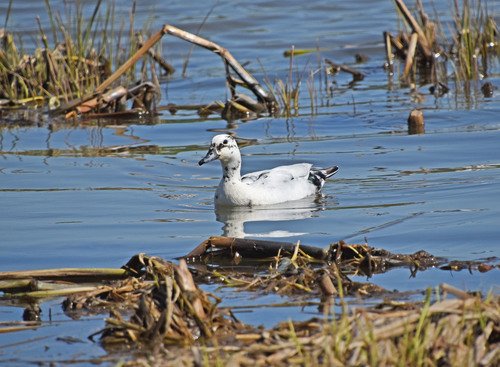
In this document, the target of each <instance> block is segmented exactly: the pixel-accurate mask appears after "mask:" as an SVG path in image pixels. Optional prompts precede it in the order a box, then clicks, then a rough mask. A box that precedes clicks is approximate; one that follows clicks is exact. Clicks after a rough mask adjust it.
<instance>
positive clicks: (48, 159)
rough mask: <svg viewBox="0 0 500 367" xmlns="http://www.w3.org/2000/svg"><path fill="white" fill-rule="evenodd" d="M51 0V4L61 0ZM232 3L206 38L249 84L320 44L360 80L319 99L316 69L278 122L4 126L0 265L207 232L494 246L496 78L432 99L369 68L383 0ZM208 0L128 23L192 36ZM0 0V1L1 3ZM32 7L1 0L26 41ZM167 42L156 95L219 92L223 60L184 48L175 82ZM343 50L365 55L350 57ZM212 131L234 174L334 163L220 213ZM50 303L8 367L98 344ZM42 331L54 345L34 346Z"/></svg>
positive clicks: (436, 249) (299, 311)
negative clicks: (231, 142)
mask: <svg viewBox="0 0 500 367" xmlns="http://www.w3.org/2000/svg"><path fill="white" fill-rule="evenodd" d="M51 4H53V8H54V9H60V10H61V11H62V9H63V5H62V4H63V2H62V1H54V2H51ZM234 4H235V3H234V2H231V4H218V5H217V6H216V7H215V8H214V10H213V13H212V15H211V16H210V18H209V19H208V21H207V23H206V25H205V26H204V27H203V28H202V31H201V34H202V35H203V36H204V37H207V38H209V39H211V40H213V41H215V42H219V43H220V44H221V45H223V46H225V47H227V48H228V49H229V50H230V51H231V52H232V53H233V54H234V55H235V56H236V58H238V59H239V60H240V61H241V62H249V66H248V68H249V70H250V71H251V72H253V73H254V74H255V76H256V77H257V78H258V79H259V80H262V78H263V77H264V71H263V70H262V68H264V70H265V74H267V75H268V76H269V77H270V78H271V79H272V78H275V77H281V78H286V77H287V73H288V65H289V64H288V62H289V61H288V59H285V58H283V56H282V53H283V51H285V50H287V49H289V48H290V47H291V46H292V45H294V46H296V47H298V48H315V47H317V46H319V47H321V48H322V57H328V58H331V59H332V60H335V61H337V62H339V63H348V64H351V65H352V66H353V67H356V68H358V69H359V70H361V71H362V72H364V73H365V74H366V78H365V79H364V80H363V81H359V82H356V83H355V84H354V85H351V84H350V81H351V80H350V78H349V77H348V76H345V75H339V76H337V77H335V78H333V77H331V79H330V82H331V86H332V89H331V93H330V94H328V93H326V92H325V90H324V85H323V84H324V80H323V81H322V83H323V84H320V82H319V80H317V81H316V87H317V89H318V91H319V92H318V99H317V102H316V108H315V109H314V110H313V111H311V109H310V108H309V103H310V98H309V96H308V93H307V88H306V87H305V82H304V85H303V93H302V96H301V105H302V108H301V109H300V114H299V115H298V116H296V117H293V118H289V119H285V118H262V119H259V120H254V121H248V122H236V123H231V124H229V123H227V122H226V121H224V120H222V119H220V118H219V117H218V116H212V117H211V118H209V119H207V120H203V119H200V118H199V117H198V116H197V115H196V114H195V113H193V112H191V111H188V112H183V111H180V112H178V113H177V114H176V115H170V114H169V113H168V112H166V113H163V114H162V115H160V116H159V117H158V118H155V119H153V120H141V119H137V121H132V122H131V123H123V122H121V121H116V122H110V121H107V122H106V123H104V122H100V121H90V122H87V123H85V124H81V125H78V126H69V127H64V126H60V125H57V127H55V126H51V124H50V123H51V122H50V121H47V123H46V124H44V125H43V126H41V127H14V128H2V129H1V130H0V200H1V203H2V209H1V210H0V233H1V239H0V271H7V270H21V269H36V268H53V267H69V266H71V267H119V266H121V265H123V264H124V263H125V262H126V261H127V260H128V259H129V258H130V257H131V256H132V255H134V254H136V253H139V252H145V253H148V254H150V255H158V256H162V257H164V258H166V259H169V260H173V259H175V258H176V257H178V256H182V255H184V254H186V253H187V252H189V251H190V250H191V249H192V248H193V247H195V246H196V245H197V244H199V243H200V242H202V241H203V240H204V239H206V238H207V237H208V236H210V235H222V234H225V235H235V236H247V237H253V238H263V239H277V240H285V241H297V240H300V241H301V243H305V244H311V245H318V246H327V245H328V244H330V243H332V242H335V241H338V240H342V239H344V240H346V241H347V242H349V243H364V242H365V241H367V242H368V244H369V245H371V246H375V247H382V248H385V249H387V250H390V251H393V252H401V253H413V252H415V251H418V250H426V251H428V252H430V253H432V254H434V255H437V256H443V257H446V258H448V259H459V260H481V259H485V258H489V257H499V256H500V250H499V248H500V247H499V244H498V237H499V234H500V233H499V224H500V222H499V219H498V218H500V184H499V182H500V149H499V141H500V118H499V117H498V116H499V112H500V103H499V101H500V99H499V93H498V90H497V91H495V94H494V96H493V97H490V98H485V97H482V95H481V94H480V93H479V89H478V90H477V91H476V93H475V94H474V96H473V98H471V99H466V98H464V97H463V96H461V95H454V94H453V93H452V92H450V94H449V95H446V96H444V97H442V98H440V99H436V98H434V97H433V96H432V95H431V94H430V93H429V91H428V87H429V86H428V85H421V86H419V92H420V93H421V95H420V96H419V98H418V100H417V99H415V98H413V97H412V95H411V94H410V91H409V90H408V88H406V87H404V86H401V85H400V84H399V82H398V80H397V77H390V76H388V75H387V73H386V71H384V69H383V68H382V65H383V63H384V53H383V42H382V32H383V31H385V30H396V29H397V21H396V15H395V11H394V6H393V4H392V3H391V2H390V1H387V2H378V3H377V4H376V5H373V2H370V1H362V2H361V4H359V6H356V7H352V6H348V5H345V4H344V3H343V2H331V1H311V2H308V3H307V4H306V5H304V3H303V2H302V1H286V2H277V1H275V2H269V1H252V2H247V1H239V2H237V4H236V5H234ZM210 6H211V4H209V5H207V6H206V7H200V6H199V4H197V3H194V2H193V3H192V4H190V3H186V2H185V1H183V2H180V1H179V2H178V1H170V2H165V3H158V2H153V1H141V2H139V3H138V4H137V15H136V23H137V24H138V27H140V25H141V24H142V23H143V22H146V21H147V22H150V24H151V25H150V29H155V27H160V25H161V24H163V23H167V22H168V23H171V24H174V25H176V26H179V27H181V28H184V29H186V30H189V31H193V32H195V31H196V29H197V27H198V25H199V24H200V23H201V21H202V20H203V18H204V16H205V14H206V13H207V12H208V11H209V8H210ZM492 6H494V4H492ZM4 8H5V5H0V13H3V10H4ZM235 8H236V9H238V11H237V12H235V11H234V9H235ZM490 10H492V9H491V8H490ZM128 11H129V7H128V4H123V5H122V4H120V5H117V6H116V13H117V14H118V15H117V19H120V17H125V18H126V17H128ZM438 11H441V10H440V9H438ZM36 15H40V16H41V21H42V24H44V25H47V24H48V20H47V17H46V13H45V11H44V9H43V2H37V1H25V2H20V3H17V2H16V3H15V4H14V9H13V13H12V18H11V19H10V21H9V24H10V25H11V27H12V28H13V29H15V30H16V31H19V32H24V33H25V41H26V43H28V41H29V38H30V35H35V34H36V32H35V31H36V28H34V27H35V25H34V22H33V19H34V17H35V16H36ZM33 37H34V36H33ZM162 43H163V49H164V51H165V55H166V57H167V58H168V59H169V61H171V62H172V63H173V64H174V66H176V67H177V69H178V72H177V73H176V74H175V75H174V77H173V78H172V79H170V80H166V79H165V80H163V81H162V92H163V95H162V99H161V101H159V104H160V105H165V104H167V103H170V102H172V103H179V104H185V103H189V104H193V103H194V104H198V103H208V102H211V101H213V100H224V99H225V98H226V97H227V91H226V89H225V85H224V68H223V65H222V63H221V61H220V60H219V59H218V57H217V56H215V55H212V54H210V53H209V52H208V51H206V50H202V49H195V50H194V52H193V54H192V57H191V60H190V64H189V65H190V66H189V69H188V73H187V77H186V78H182V77H181V76H180V70H181V65H182V62H183V58H184V57H185V55H186V54H187V52H188V47H189V45H187V44H185V43H182V42H180V41H178V40H173V39H171V38H165V39H164V40H163V41H162ZM356 53H364V54H366V55H367V56H368V57H369V60H368V61H367V62H365V63H363V64H359V65H355V64H354V54H356ZM497 61H498V60H497ZM296 62H297V66H296V69H297V73H296V74H295V77H297V75H298V74H300V72H301V71H302V70H309V69H314V68H315V67H316V65H317V63H318V61H317V55H315V54H314V55H312V56H303V57H299V58H297V59H296ZM261 65H262V67H261ZM306 68H307V69H306ZM499 75H500V74H499V69H498V63H497V65H496V67H495V68H493V70H492V73H491V75H490V76H489V79H488V80H490V81H491V82H492V83H493V84H495V85H497V86H498V85H500V78H499ZM479 86H480V85H478V86H477V87H478V88H479ZM414 107H419V108H422V109H423V111H424V115H425V121H426V127H425V134H421V135H408V132H407V125H406V119H407V117H408V114H409V111H410V110H411V109H412V108H414ZM312 112H314V113H312ZM110 123H111V125H110ZM219 132H231V133H233V134H235V135H236V136H237V138H238V139H240V142H242V143H244V144H243V145H244V147H243V148H242V155H243V162H244V163H243V171H244V172H248V171H252V170H261V169H265V168H269V167H273V166H276V165H282V164H291V163H298V162H304V161H305V162H311V163H314V164H315V165H316V166H328V165H332V164H336V165H338V166H340V171H339V172H338V174H337V175H336V176H334V179H333V180H331V181H330V182H328V183H327V184H326V185H325V187H324V191H323V195H322V197H318V198H307V199H304V200H301V201H299V202H296V203H292V204H286V205H282V206H280V207H277V208H252V209H251V210H246V209H235V210H226V211H215V210H214V208H213V194H214V190H215V187H216V186H217V184H218V181H219V179H220V176H221V172H220V166H219V165H218V163H217V162H213V163H211V164H208V165H204V166H202V167H199V166H198V165H197V162H198V161H199V159H200V158H201V157H202V156H203V155H204V154H205V152H206V149H207V147H208V144H209V142H210V140H211V137H212V136H213V135H214V134H216V133H219ZM149 145H152V146H156V147H157V149H156V150H151V151H144V152H140V151H134V150H130V151H126V150H125V151H120V152H118V153H113V154H109V153H107V154H101V153H99V149H101V148H111V147H123V146H130V147H138V146H149ZM497 278H498V270H494V271H492V272H489V273H485V274H481V273H477V272H473V273H469V272H464V271H462V272H457V273H450V272H445V271H442V270H438V269H434V270H428V271H426V272H422V273H418V274H417V276H416V277H415V278H411V277H410V274H409V271H408V270H396V271H391V272H389V273H387V274H384V275H377V276H375V277H374V278H372V279H370V281H373V282H375V283H377V284H379V285H381V286H383V287H386V288H388V289H398V290H401V291H406V290H413V291H415V290H417V291H422V290H423V289H425V288H426V287H433V286H436V285H437V284H439V283H441V282H447V283H451V284H453V285H455V286H458V287H460V288H463V289H472V290H483V291H488V290H489V289H491V288H493V289H496V291H498V288H497V287H498V280H497ZM357 280H364V279H357ZM209 288H210V287H209ZM210 289H212V288H210ZM222 294H224V296H225V301H224V302H225V305H238V306H242V305H243V306H244V305H247V306H251V305H254V306H255V305H256V304H268V303H273V302H277V301H280V300H277V299H276V297H273V296H268V297H260V298H259V297H256V298H251V297H249V296H248V294H240V293H235V292H232V291H227V290H226V291H222ZM59 301H60V300H55V301H53V302H49V303H46V304H44V305H42V307H43V310H44V313H43V314H42V318H43V319H44V320H47V318H48V316H47V315H48V310H49V308H50V309H51V310H52V315H53V316H54V322H53V323H52V324H50V326H44V327H41V328H40V329H39V330H37V331H35V332H23V333H15V334H12V333H11V334H10V335H8V336H0V350H2V351H1V352H0V360H2V359H3V362H4V364H5V363H7V365H8V364H9V362H8V361H9V360H10V359H11V358H13V359H14V360H15V361H18V362H19V361H21V362H19V363H21V365H22V363H23V362H26V363H28V362H29V361H31V360H35V359H36V358H38V357H36V358H34V357H32V356H39V355H42V356H43V358H46V359H47V360H51V359H60V358H62V359H68V358H77V357H80V356H81V355H85V356H87V357H88V356H98V355H100V354H102V353H103V351H102V350H101V349H100V348H98V347H97V346H96V345H95V344H92V343H90V342H88V341H87V340H86V339H85V338H86V336H88V335H90V334H91V333H92V332H95V331H97V330H98V329H99V328H100V327H102V325H103V320H102V318H101V317H98V318H97V319H95V318H93V319H88V320H81V321H70V320H69V319H68V318H67V317H65V316H64V315H63V314H62V311H61V310H60V307H59V303H58V302H59ZM250 311H251V312H243V311H239V313H238V315H239V317H240V318H241V319H242V320H243V321H245V322H252V323H259V322H265V323H266V324H267V325H271V324H273V323H276V322H278V321H281V320H282V319H283V315H285V316H286V317H290V318H295V319H305V318H308V317H310V316H311V315H316V314H317V310H316V309H315V308H314V307H306V308H297V307H288V308H287V307H284V308H277V309H275V308H272V309H267V308H263V309H258V308H257V309H255V308H252V309H251V310H250ZM21 314H22V308H13V307H3V306H2V307H0V321H8V320H19V319H20V318H21ZM74 323H76V324H78V325H79V326H78V328H79V330H81V332H79V333H78V335H77V337H80V338H82V340H84V342H83V343H82V344H81V345H80V344H78V346H77V347H75V346H74V345H71V346H67V345H66V344H65V343H63V342H60V341H57V340H56V339H55V338H56V335H61V334H63V335H64V334H68V335H73V334H74V330H75V327H74ZM38 337H40V338H42V339H41V340H43V342H41V343H27V344H25V345H23V347H22V348H25V347H26V345H28V346H29V348H31V349H28V350H27V352H29V353H28V354H23V353H22V351H24V350H25V349H19V347H18V346H17V344H16V343H17V342H23V341H24V342H26V341H28V340H31V338H38ZM44 343H45V344H47V345H50V346H51V348H49V349H48V350H46V351H43V345H45V344H44ZM61 356H63V357H61ZM10 362H12V360H10ZM12 363H13V362H12Z"/></svg>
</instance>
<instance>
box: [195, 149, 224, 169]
mask: <svg viewBox="0 0 500 367" xmlns="http://www.w3.org/2000/svg"><path fill="white" fill-rule="evenodd" d="M217 158H219V155H218V154H217V152H216V151H215V149H212V148H210V149H209V150H208V152H207V155H206V156H205V157H203V159H200V161H199V162H198V164H199V165H200V166H201V165H202V164H205V163H208V162H212V161H215V160H216V159H217Z"/></svg>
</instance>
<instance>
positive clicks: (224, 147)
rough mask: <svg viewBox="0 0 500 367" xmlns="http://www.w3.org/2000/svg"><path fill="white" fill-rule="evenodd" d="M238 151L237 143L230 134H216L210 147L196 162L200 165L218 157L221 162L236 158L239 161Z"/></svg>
mask: <svg viewBox="0 0 500 367" xmlns="http://www.w3.org/2000/svg"><path fill="white" fill-rule="evenodd" d="M239 153H240V152H239V149H238V144H237V143H236V140H234V138H233V137H232V136H231V135H227V134H220V135H216V136H214V137H213V139H212V144H211V145H210V148H208V152H207V154H206V155H205V157H203V159H201V160H200V161H199V162H198V164H199V165H200V166H201V165H202V164H205V163H208V162H211V161H214V160H216V159H219V160H220V161H221V162H223V163H227V162H230V161H231V160H235V159H237V160H238V163H239V161H240V154H239Z"/></svg>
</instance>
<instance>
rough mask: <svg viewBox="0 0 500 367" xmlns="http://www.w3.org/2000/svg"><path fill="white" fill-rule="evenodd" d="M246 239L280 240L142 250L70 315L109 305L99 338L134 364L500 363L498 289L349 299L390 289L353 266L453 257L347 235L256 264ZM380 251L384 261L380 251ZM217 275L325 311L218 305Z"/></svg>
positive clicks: (74, 300) (80, 299) (75, 299)
mask: <svg viewBox="0 0 500 367" xmlns="http://www.w3.org/2000/svg"><path fill="white" fill-rule="evenodd" d="M247 241H249V242H247ZM236 242H238V244H236ZM228 244H229V245H228ZM248 246H254V248H257V247H259V248H261V249H263V251H265V254H266V255H268V254H269V253H268V252H267V251H268V250H269V248H270V247H272V246H266V244H265V243H263V242H262V241H254V240H241V239H240V240H238V241H235V239H231V238H229V239H228V238H220V237H211V238H210V239H208V240H207V241H205V242H204V243H202V244H200V246H198V247H197V248H196V249H195V250H193V251H192V252H191V253H190V254H189V255H188V256H187V257H186V258H183V259H180V261H179V264H178V265H177V264H173V263H170V262H167V261H165V260H163V259H161V258H158V257H149V256H146V255H144V254H139V255H136V256H134V257H133V258H132V259H130V261H129V262H128V263H127V264H126V265H125V266H124V267H123V268H124V269H125V270H126V271H127V273H128V274H129V275H131V276H130V277H128V278H126V279H123V280H119V281H114V282H111V283H109V284H106V285H104V286H102V287H99V288H97V289H95V290H93V291H91V292H88V293H82V294H77V295H72V296H70V297H68V298H67V299H66V301H65V302H64V309H65V312H66V313H67V314H68V315H70V316H72V317H80V316H81V315H82V314H85V313H96V312H103V311H105V312H109V314H110V317H109V318H108V319H107V320H106V325H105V327H104V329H103V330H101V331H99V332H98V333H96V334H93V335H91V336H90V338H91V339H92V340H96V341H97V340H98V341H99V342H100V343H101V344H102V346H103V347H104V348H105V349H106V350H107V351H108V352H109V353H110V355H117V356H118V358H121V359H125V360H126V362H125V365H126V366H155V365H158V366H159V365H170V364H174V363H175V364H176V365H190V366H191V365H206V366H212V365H231V366H250V365H252V366H266V365H276V366H285V365H286V366H289V365H311V366H316V365H328V366H343V365H401V363H402V365H422V366H438V365H439V366H451V365H460V364H462V363H465V365H480V366H487V365H496V364H498V362H499V358H500V326H499V325H500V299H499V298H498V297H497V296H493V295H488V296H486V297H484V296H481V295H479V294H469V293H466V292H463V291H460V290H457V289H455V288H453V287H451V286H448V285H443V286H442V287H441V288H440V289H439V290H436V293H435V294H434V293H433V292H431V291H428V293H427V296H426V297H425V299H424V300H422V301H421V302H396V301H391V300H389V299H390V298H392V297H387V298H386V299H387V300H386V301H385V302H382V303H380V304H379V305H377V306H374V307H368V308H367V307H363V308H359V309H356V308H350V307H348V305H347V304H346V303H345V300H344V297H345V296H346V295H357V296H359V295H361V296H373V295H378V296H381V295H384V294H389V292H387V291H386V290H384V289H382V288H380V287H378V286H376V285H374V284H371V283H368V282H367V283H356V282H352V281H351V280H350V279H349V274H355V273H357V272H359V271H361V270H360V269H361V268H365V270H363V272H364V273H366V272H367V270H366V269H371V272H372V274H373V273H375V272H376V271H378V270H380V269H381V266H380V265H381V264H382V263H384V264H385V266H387V264H392V265H391V266H395V264H396V263H395V262H397V264H398V266H402V264H403V263H404V264H406V266H410V265H411V266H413V267H415V266H416V265H415V264H416V263H417V264H419V265H420V266H422V264H424V261H423V260H422V259H425V261H426V262H425V265H426V266H430V265H431V264H433V265H434V266H437V265H441V266H443V268H445V269H448V268H450V269H452V268H453V266H455V265H453V266H450V265H449V264H446V265H442V264H443V259H436V258H434V257H432V256H431V255H429V254H427V253H423V252H420V253H417V254H413V255H395V254H391V253H389V252H384V251H383V250H375V249H373V248H371V247H369V246H367V245H347V244H345V243H336V244H334V245H332V246H331V247H330V249H328V250H325V251H320V252H317V253H315V256H316V257H314V256H311V251H310V250H312V251H313V254H314V251H316V248H307V246H305V247H304V248H305V251H304V250H302V249H301V246H300V245H299V244H295V245H293V246H290V247H288V246H286V245H281V246H280V247H279V249H278V248H276V249H275V250H277V253H276V254H275V256H272V257H268V258H267V261H263V260H264V259H260V263H259V262H257V263H252V265H250V266H249V265H248V264H247V263H245V261H243V259H242V258H241V254H240V252H241V253H245V250H244V249H245V248H246V249H247V250H248ZM238 250H239V251H240V252H238ZM275 250H273V251H275ZM273 251H271V253H273ZM307 252H309V255H308V254H307ZM193 254H194V255H193ZM228 254H229V255H230V256H227V255H228ZM382 254H383V255H384V256H382V257H383V258H384V261H382V260H380V259H379V257H380V256H381V255H382ZM224 259H225V260H226V261H227V263H226V264H224ZM391 259H392V260H391ZM430 259H432V261H431V260H430ZM186 260H188V261H186ZM188 264H189V268H188ZM216 264H218V266H216ZM263 264H264V265H263ZM370 264H371V265H370ZM469 266H476V269H477V268H478V266H477V264H476V265H474V264H472V265H471V264H469ZM258 269H260V270H258ZM263 269H265V270H263ZM377 269H378V270H377ZM256 270H258V271H256ZM193 274H194V277H193ZM207 279H210V281H212V282H219V283H221V284H222V285H225V286H232V287H238V288H239V289H243V290H247V291H256V292H261V293H267V292H272V293H276V294H283V295H287V296H290V297H293V296H296V295H302V296H313V297H317V298H320V299H321V302H318V308H319V309H320V310H321V311H322V312H323V314H324V317H319V318H313V319H311V320H308V321H306V322H292V321H290V322H283V323H281V324H279V325H276V326H275V327H273V328H271V329H266V328H264V327H253V326H249V325H245V324H243V323H241V322H240V321H239V320H238V319H237V318H236V317H235V315H234V314H233V313H232V311H231V309H229V308H226V307H219V303H220V299H219V298H218V297H216V296H215V295H213V294H210V293H208V292H205V291H203V290H202V289H200V288H199V287H198V285H197V283H200V282H204V283H206V282H207ZM449 294H451V295H453V296H454V297H455V298H450V297H448V296H447V295H449ZM124 353H125V354H124Z"/></svg>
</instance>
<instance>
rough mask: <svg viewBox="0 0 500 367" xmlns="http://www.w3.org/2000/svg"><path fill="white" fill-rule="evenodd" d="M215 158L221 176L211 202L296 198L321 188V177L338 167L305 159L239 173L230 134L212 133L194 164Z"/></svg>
mask: <svg viewBox="0 0 500 367" xmlns="http://www.w3.org/2000/svg"><path fill="white" fill-rule="evenodd" d="M215 159H219V160H220V162H221V165H222V173H223V176H222V179H221V181H220V183H219V186H218V187H217V191H216V192H215V204H216V205H222V206H253V205H268V204H277V203H283V202H285V201H292V200H299V199H302V198H304V197H306V196H309V195H313V194H315V193H317V192H319V191H320V190H321V188H322V187H323V184H324V183H325V180H326V179H327V178H328V177H330V176H332V175H333V174H335V172H337V170H338V167H337V166H333V167H329V168H324V169H319V168H313V167H312V165H311V164H309V163H298V164H292V165H290V166H279V167H275V168H273V169H270V170H266V171H258V172H252V173H248V174H246V175H244V176H241V173H240V171H241V154H240V150H239V149H238V144H236V140H234V138H233V137H232V136H230V135H227V134H221V135H216V136H214V138H213V139H212V144H211V145H210V148H209V149H208V152H207V155H206V156H205V157H204V158H203V159H201V160H200V161H199V162H198V164H199V165H200V166H201V165H202V164H204V163H208V162H211V161H213V160H215Z"/></svg>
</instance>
